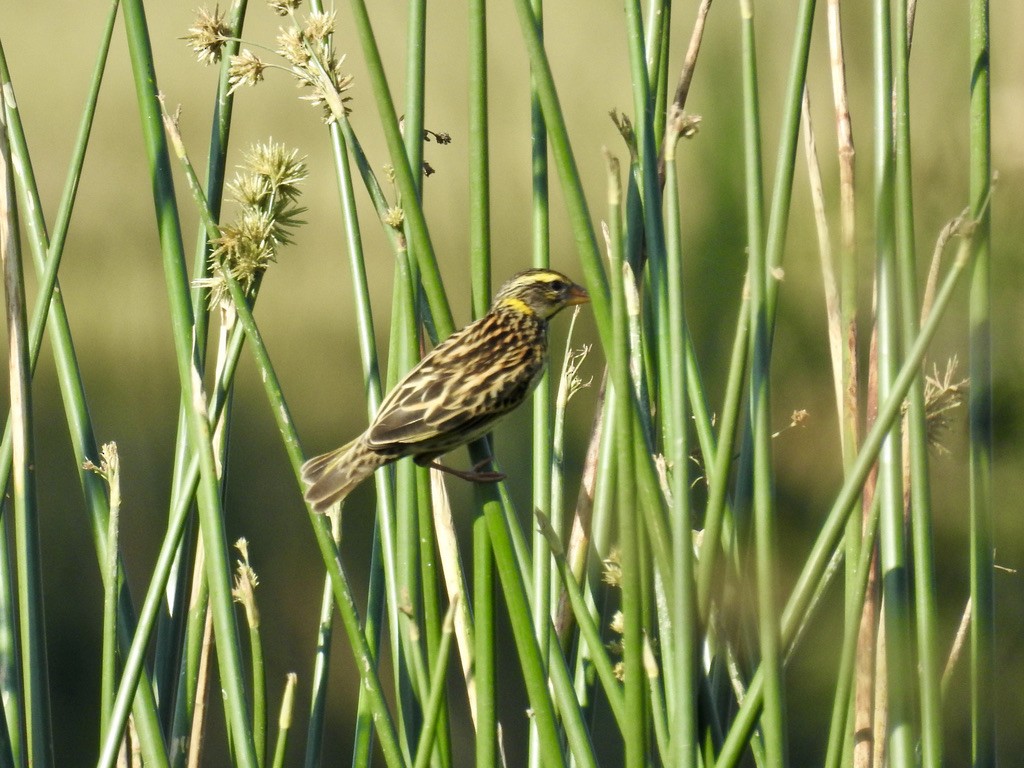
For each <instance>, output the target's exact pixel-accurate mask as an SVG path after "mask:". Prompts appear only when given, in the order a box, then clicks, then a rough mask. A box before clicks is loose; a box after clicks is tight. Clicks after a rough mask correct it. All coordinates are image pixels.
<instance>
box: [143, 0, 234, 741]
mask: <svg viewBox="0 0 1024 768" xmlns="http://www.w3.org/2000/svg"><path fill="white" fill-rule="evenodd" d="M247 5H248V0H235V2H233V3H232V6H231V12H230V18H229V20H228V26H229V27H230V29H231V38H230V39H229V40H228V41H227V42H226V43H225V44H224V49H223V51H222V53H221V66H220V74H219V77H218V80H217V92H216V95H215V99H214V114H213V120H212V121H211V126H210V145H209V161H208V165H207V175H206V187H205V189H206V190H207V197H208V199H209V205H210V211H211V212H212V214H213V217H214V219H217V220H219V219H220V211H221V203H222V201H223V197H224V196H223V190H224V173H225V168H226V166H227V148H228V139H229V136H230V131H231V115H232V112H233V110H234V97H233V96H232V95H231V94H229V93H228V91H229V90H230V87H231V86H230V83H229V82H228V70H229V68H230V65H231V57H232V56H233V55H235V54H237V53H238V48H239V45H240V38H241V36H242V27H243V24H244V22H245V11H246V7H247ZM196 241H197V242H196V250H195V258H194V261H193V267H192V277H193V279H194V280H195V279H200V278H203V277H207V276H208V275H209V271H210V264H209V258H208V256H209V249H208V247H207V242H208V241H207V239H206V235H205V232H204V230H203V228H202V227H200V228H199V231H198V232H197V234H196ZM192 312H193V315H194V316H195V324H196V346H197V348H198V350H197V357H198V358H199V360H200V363H201V364H205V361H206V344H207V333H208V327H209V308H208V305H207V291H206V290H205V289H203V288H201V287H199V286H193V288H192ZM186 407H187V404H185V403H182V404H181V406H180V408H179V410H178V426H177V437H176V439H175V446H174V470H173V475H172V481H171V487H172V488H174V489H177V490H178V491H180V489H181V485H182V484H183V482H184V480H185V478H184V477H183V474H182V473H183V470H185V468H186V467H187V466H188V464H189V460H190V458H191V450H190V449H189V447H188V441H187V426H188V425H187V414H186V412H185V408H186ZM172 514H173V511H172V510H171V509H169V510H168V517H170V516H171V515H172ZM193 541H194V539H193V538H192V537H191V536H190V537H189V538H188V539H187V540H186V543H184V544H183V545H182V546H181V548H180V550H179V554H178V557H177V560H176V562H175V566H174V570H173V571H172V576H171V581H170V585H171V586H170V587H169V589H168V593H167V602H168V606H169V608H168V610H167V611H165V612H162V613H161V614H160V619H159V622H160V623H159V625H158V627H157V642H156V653H155V658H154V663H153V669H154V672H153V676H154V682H155V685H156V688H157V691H158V692H166V693H165V694H164V696H163V697H162V698H163V700H164V703H165V706H164V707H163V711H162V713H161V714H162V716H163V720H164V724H165V729H166V730H169V729H170V723H171V721H170V719H169V718H171V717H172V716H173V712H174V707H171V706H166V705H169V704H170V703H171V701H172V700H173V699H172V697H171V695H170V692H171V691H173V690H174V686H175V683H176V680H175V676H176V674H177V668H178V666H179V664H180V663H181V657H180V653H179V651H180V641H181V637H182V636H183V634H184V629H183V626H184V619H185V615H186V614H187V612H188V605H187V600H188V593H187V590H186V589H185V587H186V584H187V580H188V573H187V566H186V564H187V563H188V562H189V559H190V554H191V547H192V542H193Z"/></svg>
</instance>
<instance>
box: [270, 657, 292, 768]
mask: <svg viewBox="0 0 1024 768" xmlns="http://www.w3.org/2000/svg"><path fill="white" fill-rule="evenodd" d="M297 682H298V678H297V677H296V675H295V673H294V672H289V673H288V676H287V677H286V678H285V683H284V694H283V695H282V696H281V712H280V714H279V715H278V718H277V741H276V742H274V759H273V762H272V763H271V765H272V766H273V768H284V756H285V751H286V749H287V747H288V732H289V731H290V730H291V727H292V710H294V708H295V685H296V683H297Z"/></svg>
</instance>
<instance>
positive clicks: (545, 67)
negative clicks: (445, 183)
mask: <svg viewBox="0 0 1024 768" xmlns="http://www.w3.org/2000/svg"><path fill="white" fill-rule="evenodd" d="M515 5H516V12H517V15H518V17H519V21H520V27H521V29H522V32H523V41H524V43H525V45H526V49H527V53H528V55H529V59H530V66H531V68H532V71H533V73H534V78H535V83H536V88H537V94H538V97H539V100H540V103H541V107H542V110H543V113H544V121H545V124H546V125H547V129H548V137H549V140H550V143H551V147H552V152H553V154H554V157H555V167H556V168H557V169H558V172H559V177H560V178H561V181H562V187H563V193H564V197H565V201H566V207H567V209H568V215H569V219H570V224H571V225H572V229H573V235H574V238H575V240H576V246H577V250H578V252H579V256H580V261H581V266H582V269H583V274H584V277H585V282H586V284H587V287H588V289H589V292H590V300H591V307H592V309H593V312H594V320H595V323H596V325H597V329H598V333H599V335H600V337H601V343H602V346H603V347H604V348H605V349H606V350H607V349H611V348H612V344H611V325H610V305H609V301H610V299H609V297H608V278H607V275H606V274H605V269H604V265H603V262H602V260H601V256H600V254H599V252H598V248H597V239H596V237H595V235H594V230H593V226H592V224H591V221H590V214H589V209H588V206H587V201H586V197H585V196H584V194H583V186H582V183H581V181H580V176H579V171H578V169H577V168H576V161H575V159H574V157H573V154H572V147H571V145H570V142H569V134H568V130H567V129H566V125H565V117H564V115H563V114H562V111H561V107H560V105H559V103H558V93H557V91H556V89H555V84H554V78H553V76H552V74H551V67H550V64H549V62H548V59H547V55H546V53H545V51H544V45H543V42H542V40H541V36H540V30H539V29H538V28H537V25H536V20H535V19H534V17H533V13H532V11H531V9H530V6H529V0H515ZM634 418H638V417H637V416H634ZM637 428H638V430H639V431H640V432H642V427H640V426H639V424H638V425H637ZM637 454H638V455H637V460H638V463H637V479H638V481H639V487H640V492H641V502H642V503H641V509H642V510H643V512H644V515H645V519H646V523H647V526H648V528H649V530H650V537H651V540H652V541H651V543H652V545H653V549H654V553H655V557H656V559H657V561H658V567H659V568H660V569H661V571H662V572H663V573H668V572H670V571H671V564H670V555H669V552H668V545H667V542H668V540H669V537H668V535H667V530H666V528H667V526H666V523H665V520H664V502H663V498H662V496H661V491H660V489H659V487H658V479H657V476H656V473H655V471H654V466H653V463H652V460H651V453H650V451H649V450H648V448H647V447H646V446H644V445H642V443H638V444H637Z"/></svg>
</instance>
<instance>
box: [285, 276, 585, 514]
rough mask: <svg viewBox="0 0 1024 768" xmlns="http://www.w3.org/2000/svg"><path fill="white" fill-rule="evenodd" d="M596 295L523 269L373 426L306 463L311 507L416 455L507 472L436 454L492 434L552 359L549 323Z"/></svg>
mask: <svg viewBox="0 0 1024 768" xmlns="http://www.w3.org/2000/svg"><path fill="white" fill-rule="evenodd" d="M588 301H590V296H589V294H588V293H587V291H586V289H585V288H583V287H582V286H580V285H577V284H576V283H574V282H573V281H572V280H570V279H569V278H568V277H566V276H565V275H563V274H562V273H561V272H556V271H554V270H551V269H528V270H526V271H523V272H519V273H518V274H515V275H513V276H512V277H511V278H509V279H508V280H507V281H506V282H505V283H504V284H503V285H502V286H501V288H499V289H498V292H497V293H496V294H495V296H494V300H493V302H492V304H491V307H490V309H489V310H488V312H487V314H485V315H484V316H483V317H481V318H479V319H478V320H475V321H474V322H472V323H470V324H469V325H467V326H465V327H464V328H462V329H461V330H459V331H456V332H455V333H453V334H452V335H451V336H449V337H448V338H447V339H445V340H444V341H442V342H441V343H440V344H438V345H437V346H436V347H434V349H433V350H431V351H430V352H429V353H427V354H426V355H425V356H424V357H423V358H422V359H421V360H420V362H419V363H418V364H417V365H416V366H415V367H414V368H413V369H412V370H410V371H409V372H408V373H407V374H406V375H405V376H404V377H403V378H402V380H401V381H399V382H398V384H396V385H395V387H394V389H392V390H391V392H389V393H388V395H387V397H385V398H384V402H382V403H381V405H380V408H379V409H378V410H377V414H376V416H375V417H374V418H373V421H372V423H371V424H370V426H369V427H368V428H367V429H366V431H365V432H363V433H362V434H361V435H360V436H359V437H357V438H356V439H354V440H352V441H351V442H349V443H346V444H345V445H343V446H341V447H340V448H336V449H335V450H333V451H330V452H328V453H325V454H323V455H320V456H316V457H314V458H312V459H310V460H309V461H307V462H305V463H304V464H303V465H302V479H303V483H304V485H305V486H306V488H305V492H304V496H305V499H306V501H307V503H308V504H309V506H310V508H311V509H312V510H313V511H314V512H316V513H318V514H324V513H326V512H328V511H330V510H331V509H333V508H334V505H336V504H338V503H339V502H341V501H342V500H343V499H344V498H345V497H346V496H347V495H348V494H349V493H350V492H351V491H352V490H353V489H354V488H355V487H356V486H357V485H359V484H360V483H361V482H362V481H363V480H365V479H366V478H367V477H369V476H370V475H372V474H373V473H374V471H376V470H377V469H379V468H380V467H383V466H385V465H387V464H390V463H391V462H393V461H397V460H398V459H401V458H404V457H407V456H412V457H413V459H414V460H415V461H416V463H417V464H420V465H421V466H429V467H434V468H436V469H440V470H442V471H445V472H449V473H450V474H453V475H455V476H457V477H460V478H462V479H465V480H469V481H474V482H494V481H496V480H500V479H502V478H503V477H504V475H501V474H500V473H497V472H482V471H479V470H480V465H477V466H476V467H474V468H473V470H472V471H468V472H465V471H461V470H457V469H454V468H451V467H447V466H444V465H443V464H439V463H438V462H437V461H436V459H437V458H438V457H439V456H441V455H443V454H445V453H448V452H449V451H451V450H453V449H454V448H457V447H459V446H461V445H465V444H466V443H469V442H472V441H473V440H475V439H477V438H478V437H482V436H483V435H484V434H486V433H487V432H489V431H490V430H491V428H492V427H493V426H494V424H495V422H497V421H498V420H499V419H500V418H501V417H502V416H505V415H506V414H507V413H509V412H510V411H512V410H514V409H515V408H516V407H518V406H519V405H521V404H522V403H523V401H524V400H526V398H527V396H528V395H529V394H530V393H531V392H532V391H533V388H534V387H535V386H536V385H537V382H538V381H539V380H540V377H541V374H542V373H543V370H544V366H545V364H546V362H547V357H548V321H549V320H550V319H551V318H552V317H554V316H555V315H556V314H558V312H560V311H561V310H563V309H564V308H566V307H569V306H573V305H576V304H584V303H586V302H588Z"/></svg>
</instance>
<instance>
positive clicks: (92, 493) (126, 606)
mask: <svg viewBox="0 0 1024 768" xmlns="http://www.w3.org/2000/svg"><path fill="white" fill-rule="evenodd" d="M116 11H117V3H116V2H114V3H113V4H112V6H111V10H110V13H109V15H108V17H107V28H106V32H105V36H104V41H103V43H102V44H101V46H100V53H99V56H98V59H97V64H96V67H95V69H94V71H93V77H92V81H91V85H90V93H89V96H88V98H87V102H86V107H85V110H84V111H83V115H82V121H81V124H80V127H79V131H78V135H77V137H76V140H75V149H74V152H73V155H72V162H71V164H70V167H69V170H68V176H67V181H66V183H65V186H64V191H63V193H62V195H61V202H60V205H59V208H58V215H57V221H56V225H55V227H54V231H53V240H52V242H51V240H50V238H49V236H48V234H47V231H46V224H45V222H44V221H43V217H42V205H41V203H40V200H39V192H38V188H37V186H36V182H35V176H34V173H33V170H32V162H31V159H30V157H29V152H28V146H27V143H26V140H25V134H24V131H23V129H22V125H21V117H20V115H19V113H18V111H17V109H15V108H14V103H10V104H9V106H10V110H9V112H8V114H7V119H8V120H9V130H10V139H11V147H12V151H13V154H14V157H15V158H16V165H15V170H16V172H17V175H18V183H19V188H20V190H21V194H22V196H23V199H24V200H25V201H26V204H25V211H26V214H25V224H26V229H27V233H28V241H29V244H30V245H31V249H32V255H33V258H34V260H35V265H36V269H37V272H38V273H39V274H40V275H41V277H40V279H39V289H40V290H39V295H40V297H41V299H40V300H39V301H37V302H36V309H35V312H34V313H33V319H32V331H31V339H32V342H33V343H32V349H33V350H35V354H34V355H33V359H37V358H38V350H39V348H40V343H41V339H42V335H43V331H44V329H45V328H46V325H47V317H48V312H49V314H50V319H51V320H52V322H51V323H50V339H51V343H52V345H53V352H54V358H55V361H56V368H57V378H58V383H59V385H60V388H61V397H62V399H63V401H64V406H65V413H66V416H67V419H68V429H69V432H70V436H71V443H72V448H73V450H74V454H75V459H76V462H77V465H78V467H79V480H80V482H81V484H82V490H83V495H84V497H85V501H86V506H87V508H88V511H89V522H90V523H91V530H92V534H93V543H94V545H95V548H96V554H97V558H98V560H99V562H100V563H101V564H102V563H104V562H106V543H105V542H106V530H107V514H108V509H107V498H106V492H105V489H104V486H103V483H102V481H101V480H99V478H97V477H95V476H94V475H93V474H92V473H91V472H88V471H86V470H85V469H83V468H82V464H83V462H85V461H86V460H87V459H88V458H89V457H90V456H95V455H96V440H95V437H94V434H93V429H92V424H91V422H90V418H89V413H88V409H87V407H86V404H85V390H84V387H83V384H82V378H81V374H80V372H79V370H78V364H77V360H76V359H75V352H74V344H73V342H72V339H71V332H70V329H69V326H68V318H67V312H66V310H65V308H64V301H63V298H62V296H61V293H60V290H59V288H56V286H57V282H56V275H57V267H58V265H59V263H60V256H61V254H62V252H63V244H64V238H65V236H66V234H67V230H68V226H69V222H70V217H71V211H72V209H73V203H74V200H75V193H76V191H77V188H78V180H79V178H80V176H81V167H82V164H83V162H84V157H85V150H86V147H87V146H88V138H89V133H90V128H91V125H92V118H93V114H94V112H95V106H96V100H97V98H98V93H99V87H100V82H101V80H102V73H103V69H104V64H105V61H106V53H107V49H108V46H109V37H110V34H111V30H112V29H113V25H114V21H115V20H116V16H117V13H116ZM0 81H2V86H3V88H4V91H5V93H6V94H8V95H12V94H13V86H12V84H11V80H10V73H9V71H8V69H7V61H6V59H5V57H4V54H3V48H2V46H0ZM9 433H10V429H9V428H8V431H7V433H5V439H4V444H3V448H2V449H0V478H2V482H0V486H3V487H6V485H7V479H8V472H9V468H10V455H11V452H10V451H11V447H10V446H11V441H10V438H9V437H8V436H7V435H9ZM121 567H122V571H123V565H122V566H121ZM119 600H120V608H119V610H118V635H119V641H120V643H121V646H122V648H126V647H127V646H128V645H129V644H130V643H131V638H132V635H133V633H134V629H135V626H134V624H135V612H134V609H133V607H132V604H131V598H130V595H129V593H128V590H127V588H123V589H122V590H121V591H120V594H119ZM135 722H136V725H137V728H138V732H139V737H140V741H141V743H142V748H143V756H144V758H145V759H146V761H147V762H148V763H149V764H150V765H154V766H159V765H164V764H166V753H165V748H164V745H163V739H162V737H161V735H160V726H159V723H158V721H157V717H156V704H155V701H154V698H153V690H152V688H151V686H150V683H149V679H148V677H147V678H146V679H145V680H144V681H143V682H142V685H141V686H140V688H139V695H138V697H137V699H136V709H135Z"/></svg>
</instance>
